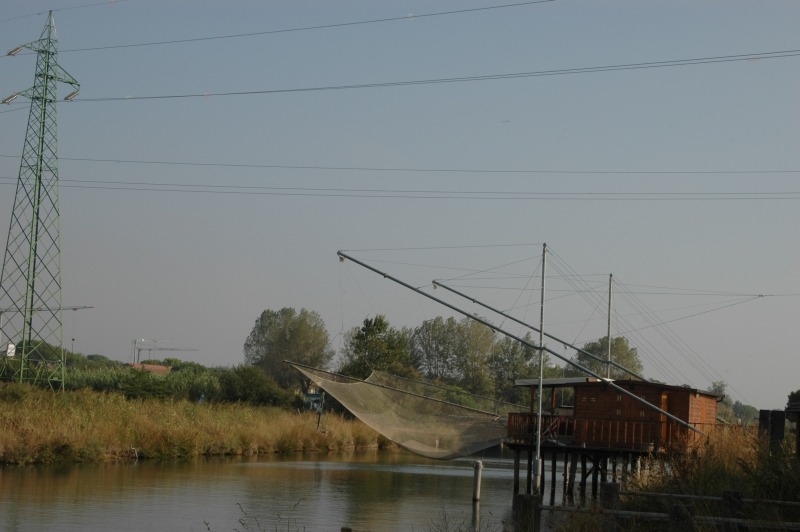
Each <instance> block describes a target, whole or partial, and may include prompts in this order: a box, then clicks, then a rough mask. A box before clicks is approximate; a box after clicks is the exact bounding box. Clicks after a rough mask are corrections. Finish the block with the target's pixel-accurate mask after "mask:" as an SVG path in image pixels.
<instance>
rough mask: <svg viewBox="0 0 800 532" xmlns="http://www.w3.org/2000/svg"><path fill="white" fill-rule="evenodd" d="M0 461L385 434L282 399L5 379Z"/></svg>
mask: <svg viewBox="0 0 800 532" xmlns="http://www.w3.org/2000/svg"><path fill="white" fill-rule="evenodd" d="M0 406H1V408H0V464H3V465H25V464H47V463H69V462H110V461H119V460H132V459H137V458H138V459H145V458H152V459H188V458H194V457H198V456H224V455H259V454H269V453H293V452H320V453H327V452H332V451H345V450H353V449H367V448H377V447H379V446H382V445H384V444H385V443H386V442H385V440H383V439H382V438H381V437H380V436H379V435H378V433H376V432H375V431H373V430H372V429H370V428H369V427H367V426H366V425H364V424H363V423H361V422H359V421H354V420H350V419H345V418H343V417H341V416H339V415H336V414H325V415H323V416H322V419H321V423H320V427H319V430H318V429H317V416H316V415H315V414H311V413H299V412H291V411H287V410H285V409H281V408H277V407H256V406H248V405H243V404H227V403H219V404H209V403H206V404H198V403H195V402H189V401H179V400H159V399H134V400H130V399H126V398H125V397H124V396H122V395H121V394H115V393H100V392H94V391H90V390H78V391H74V392H66V393H54V392H51V391H49V390H41V389H38V388H34V387H30V386H27V385H20V384H16V383H2V384H0Z"/></svg>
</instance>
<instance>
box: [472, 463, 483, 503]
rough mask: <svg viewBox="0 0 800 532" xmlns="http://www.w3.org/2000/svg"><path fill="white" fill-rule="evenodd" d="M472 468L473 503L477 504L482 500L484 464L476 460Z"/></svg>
mask: <svg viewBox="0 0 800 532" xmlns="http://www.w3.org/2000/svg"><path fill="white" fill-rule="evenodd" d="M472 468H473V469H474V475H473V479H472V502H473V503H475V502H478V501H480V500H481V473H482V472H483V462H481V461H480V460H476V461H475V463H474V464H472Z"/></svg>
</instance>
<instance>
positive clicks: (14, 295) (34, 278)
mask: <svg viewBox="0 0 800 532" xmlns="http://www.w3.org/2000/svg"><path fill="white" fill-rule="evenodd" d="M23 48H27V49H29V50H32V51H34V52H36V75H35V77H34V84H33V87H31V88H30V89H26V90H24V91H20V92H18V93H16V94H12V95H11V96H9V97H8V98H5V99H4V100H3V101H2V103H5V104H8V103H11V101H13V100H14V99H15V98H16V97H17V96H25V97H26V98H28V99H30V101H31V106H30V112H29V114H28V130H27V132H26V134H25V145H24V146H23V148H22V160H21V162H20V168H19V179H18V180H17V192H16V195H15V196H14V209H13V211H12V213H11V222H10V223H9V226H8V240H7V243H6V251H5V258H4V259H3V270H2V273H0V349H2V352H0V377H2V378H5V379H11V380H16V381H19V382H32V383H45V382H46V383H49V385H50V387H51V388H53V389H63V388H64V364H65V350H64V347H63V326H62V313H61V311H62V307H61V249H60V246H61V243H60V240H61V239H60V225H61V222H60V219H59V200H58V149H57V139H58V137H57V131H56V100H57V90H56V89H57V86H58V83H59V82H60V83H66V84H68V85H70V86H71V87H72V88H73V92H71V93H70V94H68V95H67V97H66V98H65V100H72V99H73V98H75V96H77V94H78V90H79V89H80V85H79V84H78V82H77V81H76V80H75V78H73V77H72V76H70V75H69V74H68V73H67V72H66V71H65V70H64V69H63V68H61V67H60V66H59V64H58V38H57V37H56V29H55V25H54V23H53V12H52V11H51V12H50V13H49V14H48V16H47V23H46V24H45V27H44V30H43V31H42V36H41V37H40V38H39V40H36V41H33V42H31V43H28V44H23V45H22V46H18V47H17V48H14V49H13V50H11V51H10V52H8V55H17V54H18V53H19V52H20V51H21V50H22V49H23ZM4 341H5V342H7V343H4Z"/></svg>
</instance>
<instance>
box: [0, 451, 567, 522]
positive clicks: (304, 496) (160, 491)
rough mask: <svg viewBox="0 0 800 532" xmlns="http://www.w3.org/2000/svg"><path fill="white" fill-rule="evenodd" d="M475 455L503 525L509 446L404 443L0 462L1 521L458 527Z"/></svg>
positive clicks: (486, 503) (482, 508)
mask: <svg viewBox="0 0 800 532" xmlns="http://www.w3.org/2000/svg"><path fill="white" fill-rule="evenodd" d="M476 459H480V460H482V462H483V475H482V485H481V501H480V505H479V517H478V518H479V521H480V523H481V527H480V529H481V530H502V524H503V521H507V520H508V519H509V512H510V509H511V498H512V490H513V460H512V458H511V456H510V455H508V456H505V455H499V454H495V455H484V456H479V457H474V458H470V459H461V460H452V461H444V462H442V461H435V460H430V459H425V458H420V457H417V456H415V455H412V454H409V453H406V452H403V451H396V452H391V451H370V452H361V453H352V454H337V455H334V456H320V455H291V456H281V457H268V458H259V459H202V460H196V461H192V462H188V463H161V464H159V463H152V462H148V461H140V462H138V463H126V464H86V465H75V466H58V467H21V468H0V530H3V531H14V532H16V531H34V530H35V531H41V530H59V531H100V530H103V531H106V530H145V531H160V530H186V531H190V530H194V531H205V532H208V531H209V530H211V531H217V532H219V531H230V530H234V529H236V530H268V531H298V530H300V531H309V532H310V531H317V530H320V531H327V530H332V531H338V530H340V528H341V527H345V526H347V527H352V528H353V529H354V530H356V531H365V530H372V531H384V530H387V531H388V530H391V531H395V530H397V531H406V530H407V531H425V530H444V529H447V530H458V529H463V530H467V529H468V528H469V527H470V525H471V523H472V521H473V505H472V492H473V476H474V469H473V463H474V460H476ZM523 482H524V473H523ZM523 489H524V488H523ZM558 495H559V497H560V493H559V494H558ZM443 525H447V527H448V528H444V526H443Z"/></svg>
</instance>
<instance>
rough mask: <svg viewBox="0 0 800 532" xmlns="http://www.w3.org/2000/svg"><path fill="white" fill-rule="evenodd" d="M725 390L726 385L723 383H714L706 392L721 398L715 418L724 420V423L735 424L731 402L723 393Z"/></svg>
mask: <svg viewBox="0 0 800 532" xmlns="http://www.w3.org/2000/svg"><path fill="white" fill-rule="evenodd" d="M727 389H728V385H727V383H726V382H725V381H714V382H712V383H711V386H709V388H708V391H710V392H712V393H716V394H718V395H721V396H722V400H721V401H720V402H719V403H718V405H717V417H718V418H720V419H723V420H725V422H726V423H735V422H736V414H735V413H734V411H733V401H731V398H730V396H728V395H727V394H726V393H725V392H726V390H727Z"/></svg>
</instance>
